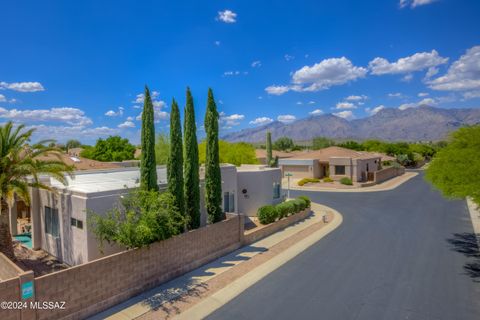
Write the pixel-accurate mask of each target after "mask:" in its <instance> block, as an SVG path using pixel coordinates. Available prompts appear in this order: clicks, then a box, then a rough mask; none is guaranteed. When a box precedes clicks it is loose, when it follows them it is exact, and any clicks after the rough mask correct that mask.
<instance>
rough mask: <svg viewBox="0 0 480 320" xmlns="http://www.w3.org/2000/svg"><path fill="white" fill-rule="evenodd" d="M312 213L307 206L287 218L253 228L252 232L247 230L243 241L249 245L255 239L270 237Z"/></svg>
mask: <svg viewBox="0 0 480 320" xmlns="http://www.w3.org/2000/svg"><path fill="white" fill-rule="evenodd" d="M311 214H312V210H310V208H307V209H305V210H303V211H300V212H299V213H296V214H294V215H292V216H288V217H287V218H284V219H282V220H279V221H276V222H274V223H271V224H268V225H266V226H264V227H262V228H260V229H258V230H252V231H251V232H249V231H246V232H245V236H244V239H243V243H244V244H246V245H248V244H251V243H253V242H255V241H258V240H260V239H263V238H265V237H268V236H269V235H271V234H274V233H275V232H277V231H279V230H282V229H285V228H286V227H288V226H289V225H292V224H294V223H296V222H298V221H300V220H303V219H305V218H307V217H308V216H310V215H311Z"/></svg>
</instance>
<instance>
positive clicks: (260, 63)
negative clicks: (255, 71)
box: [252, 60, 262, 68]
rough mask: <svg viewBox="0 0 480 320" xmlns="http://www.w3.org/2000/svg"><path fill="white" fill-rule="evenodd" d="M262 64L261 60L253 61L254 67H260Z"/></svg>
mask: <svg viewBox="0 0 480 320" xmlns="http://www.w3.org/2000/svg"><path fill="white" fill-rule="evenodd" d="M261 66H262V62H261V61H260V60H256V61H253V62H252V68H260V67H261Z"/></svg>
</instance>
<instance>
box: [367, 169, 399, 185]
mask: <svg viewBox="0 0 480 320" xmlns="http://www.w3.org/2000/svg"><path fill="white" fill-rule="evenodd" d="M404 173H405V168H404V167H400V168H395V167H388V168H384V169H381V170H378V171H375V172H374V175H373V181H375V183H381V182H383V181H386V180H388V179H391V178H393V177H396V176H400V175H402V174H404Z"/></svg>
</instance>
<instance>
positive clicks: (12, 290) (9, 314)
mask: <svg viewBox="0 0 480 320" xmlns="http://www.w3.org/2000/svg"><path fill="white" fill-rule="evenodd" d="M2 301H20V287H19V285H18V278H13V279H10V280H6V281H2V280H0V302H2ZM0 319H2V320H13V319H21V312H20V311H19V310H4V309H0Z"/></svg>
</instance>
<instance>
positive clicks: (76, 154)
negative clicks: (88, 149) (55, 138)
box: [67, 148, 83, 157]
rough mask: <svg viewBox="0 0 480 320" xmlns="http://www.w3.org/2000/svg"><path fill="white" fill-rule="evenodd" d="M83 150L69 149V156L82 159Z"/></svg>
mask: <svg viewBox="0 0 480 320" xmlns="http://www.w3.org/2000/svg"><path fill="white" fill-rule="evenodd" d="M82 151H83V148H70V149H68V152H67V153H68V155H69V156H71V157H80V153H82Z"/></svg>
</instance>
